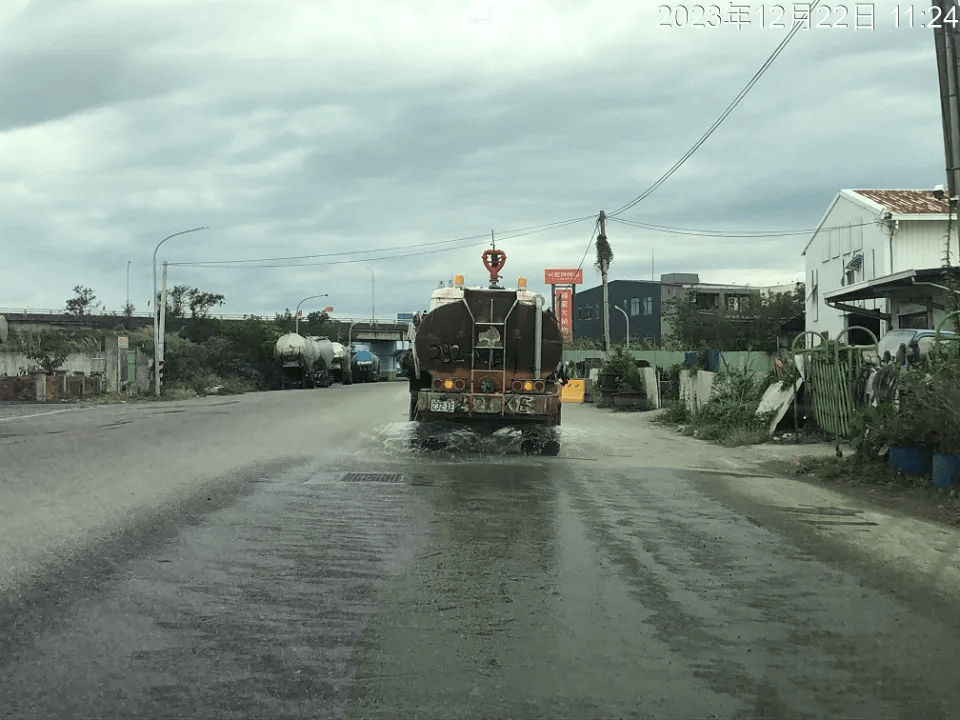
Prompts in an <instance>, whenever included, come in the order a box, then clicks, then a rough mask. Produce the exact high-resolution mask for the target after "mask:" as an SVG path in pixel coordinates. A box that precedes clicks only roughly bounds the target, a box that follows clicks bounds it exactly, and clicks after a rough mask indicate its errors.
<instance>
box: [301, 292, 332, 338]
mask: <svg viewBox="0 0 960 720" xmlns="http://www.w3.org/2000/svg"><path fill="white" fill-rule="evenodd" d="M327 295H328V293H324V294H323V295H311V296H310V297H305V298H304V299H303V300H301V301H300V302H298V303H297V313H296V316H297V322H296V325H295V329H294V332H295V333H296V334H297V335H299V334H300V306H301V305H303V304H304V303H305V302H306V301H307V300H313V299H314V298H318V297H327Z"/></svg>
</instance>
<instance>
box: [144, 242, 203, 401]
mask: <svg viewBox="0 0 960 720" xmlns="http://www.w3.org/2000/svg"><path fill="white" fill-rule="evenodd" d="M207 227H208V226H206V225H204V226H203V227H198V228H193V229H192V230H181V231H180V232H176V233H174V234H173V235H167V237H165V238H164V239H163V240H161V241H160V242H158V243H157V246H156V247H155V248H154V249H153V297H152V298H150V301H151V303H152V304H153V306H154V308H153V388H154V395H156V397H157V398H158V399H159V398H160V363H161V362H162V361H163V339H162V338H161V337H160V335H159V328H158V327H157V313H158V312H163V311H164V310H166V308H158V307H157V306H156V305H157V250H159V249H160V246H161V245H163V244H164V243H165V242H166V241H167V240H169V239H170V238H173V237H176V236H177V235H186V234H187V233H192V232H197V230H206V229H207Z"/></svg>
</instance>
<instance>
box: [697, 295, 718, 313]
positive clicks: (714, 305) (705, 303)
mask: <svg viewBox="0 0 960 720" xmlns="http://www.w3.org/2000/svg"><path fill="white" fill-rule="evenodd" d="M696 302H697V307H698V308H699V309H700V310H717V309H719V308H720V295H719V293H697V301H696Z"/></svg>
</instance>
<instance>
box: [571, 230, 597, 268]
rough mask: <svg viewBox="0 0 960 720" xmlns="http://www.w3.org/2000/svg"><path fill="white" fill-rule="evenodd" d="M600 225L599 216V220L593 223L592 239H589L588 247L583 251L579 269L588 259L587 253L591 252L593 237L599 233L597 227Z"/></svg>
mask: <svg viewBox="0 0 960 720" xmlns="http://www.w3.org/2000/svg"><path fill="white" fill-rule="evenodd" d="M598 227H600V218H599V217H597V222H596V223H594V225H593V230H591V231H590V240H588V241H587V249H586V250H584V251H583V258H582V259H581V260H580V264H579V265H577V270H579V269H581V268H582V267H583V262H584V260H586V259H587V253H589V252H590V246H591V245H593V238H594V236H595V235H596V234H597V228H598Z"/></svg>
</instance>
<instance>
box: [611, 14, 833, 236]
mask: <svg viewBox="0 0 960 720" xmlns="http://www.w3.org/2000/svg"><path fill="white" fill-rule="evenodd" d="M819 4H820V0H813V2H811V3H810V7H809V8H808V10H807V12H808V13H809V15H808V21H809V17H810V16H812V14H813V11H814V9H815V8H816V7H817V5H819ZM802 25H803V21H801V20H798V21H797V22H795V23H794V24H793V29H791V30H790V32H789V33H787V36H786V37H785V38H784V39H783V41H782V42H781V43H780V44H779V45H778V46H777V48H776V50H774V51H773V53H772V54H771V55H770V57H768V58H767V60H766V62H764V63H763V65H761V66H760V69H759V70H757V72H756V73H754V75H753V77H752V78H750V82H748V83H747V84H746V86H744V88H743V90H741V91H740V92H739V94H737V96H736V97H735V98H734V99H733V102H731V103H730V104H729V105H728V106H727V109H726V110H724V111H723V113H721V115H720V117H719V118H717V119H716V120H715V121H714V123H713V125H711V126H710V128H709V129H708V130H707V131H706V132H705V133H704V134H703V135H702V136H701V137H700V139H699V140H697V142H696V143H694V145H693V147H691V148H690V149H689V150H687V152H686V153H684V155H683V157H681V158H680V159H679V160H678V161H677V162H676V163H674V165H673V167H671V168H670V169H669V170H667V172H666V173H664V174H663V175H662V176H660V179H659V180H657V181H656V182H655V183H654V184H653V185H651V186H650V187H649V188H647V189H646V190H644V191H643V192H642V193H641V194H640V195H638V196H637V197H635V198H634V199H633V200H631V201H630V202H628V203H627V204H626V205H624V206H622V207H621V208H620V209H619V210H615V211H614V212H612V213H610V214H609V215H608V216H607V217H610V218H612V217H614V216H616V215H620V214H621V213H623V212H626V211H627V210H629V209H630V208H632V207H634V206H635V205H636V204H637V203H639V202H640V201H641V200H643V199H645V198H646V197H647V196H648V195H650V194H652V193H653V192H655V191H656V190H657V188H659V187H660V186H661V185H663V183H665V182H666V181H667V179H668V178H669V177H670V176H671V175H673V174H674V173H675V172H676V171H677V170H679V169H680V166H681V165H683V164H684V163H685V162H686V161H687V160H688V159H689V158H690V156H691V155H693V154H694V153H695V152H696V151H697V150H698V149H699V148H700V146H701V145H703V144H704V143H705V142H706V141H707V138H709V137H710V136H711V135H713V133H714V131H715V130H716V129H717V128H718V127H720V124H721V123H722V122H723V121H724V120H726V119H727V116H728V115H729V114H730V113H732V112H733V110H734V108H736V107H737V105H739V104H740V101H741V100H743V98H744V97H745V96H746V94H747V93H748V92H750V90H751V89H752V88H753V86H754V85H756V83H757V81H758V80H759V79H760V78H761V77H762V76H763V74H764V73H765V72H766V71H767V68H769V67H770V66H771V65H772V64H773V61H774V60H776V59H777V56H778V55H780V53H781V52H783V49H784V48H785V47H786V46H787V43H789V42H790V40H791V39H792V38H793V36H794V35H796V34H797V31H798V30H799V29H800V27H801V26H802Z"/></svg>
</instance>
